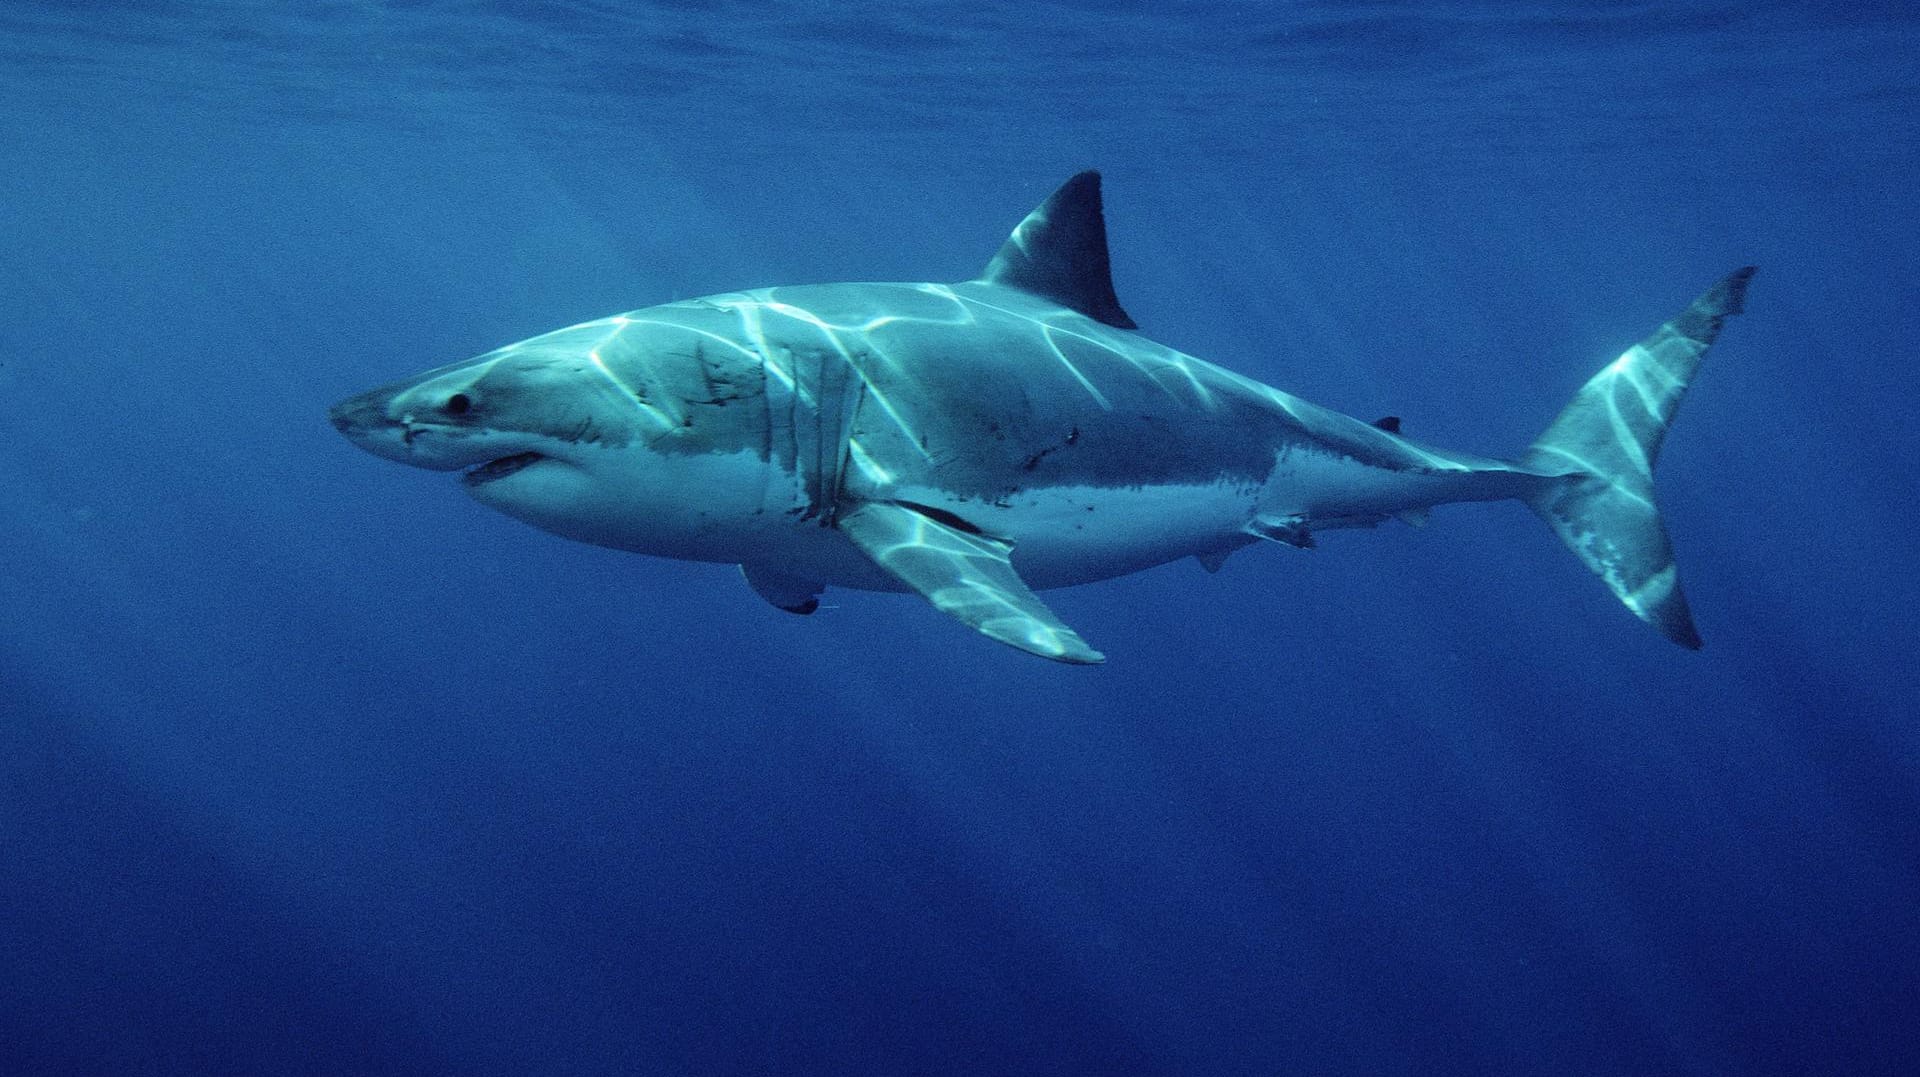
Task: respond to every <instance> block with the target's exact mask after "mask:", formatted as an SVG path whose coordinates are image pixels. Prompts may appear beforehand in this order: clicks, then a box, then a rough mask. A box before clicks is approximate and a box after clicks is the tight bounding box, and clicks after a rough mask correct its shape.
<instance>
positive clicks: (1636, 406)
mask: <svg viewBox="0 0 1920 1077" xmlns="http://www.w3.org/2000/svg"><path fill="white" fill-rule="evenodd" d="M1753 272H1754V270H1753V268H1752V267H1747V268H1744V269H1740V270H1737V271H1735V272H1734V273H1732V274H1730V275H1728V276H1727V277H1726V278H1724V279H1723V280H1721V281H1720V282H1719V283H1718V284H1716V285H1714V286H1713V287H1712V288H1711V289H1709V290H1708V291H1707V293H1706V294H1705V295H1703V296H1701V297H1700V298H1699V299H1698V300H1696V301H1694V303H1693V304H1692V305H1691V306H1689V307H1687V309H1686V310H1684V311H1682V312H1681V313H1680V314H1679V315H1678V316H1676V317H1675V318H1674V319H1673V320H1671V321H1669V322H1667V323H1665V324H1664V325H1662V326H1660V328H1658V329H1657V330H1655V331H1654V332H1653V334H1652V335H1650V336H1648V337H1647V338H1645V339H1644V340H1642V341H1640V342H1639V343H1638V344H1636V345H1634V346H1633V347H1631V348H1629V349H1627V351H1626V352H1625V353H1624V354H1622V355H1621V356H1620V357H1619V358H1618V359H1616V360H1614V361H1613V362H1612V363H1610V364H1608V365H1607V366H1606V367H1605V368H1603V369H1602V370H1601V371H1600V372H1599V373H1598V374H1596V375H1594V377H1593V378H1592V379H1591V380H1590V381H1588V382H1587V383H1586V385H1585V386H1584V387H1583V388H1582V389H1581V390H1580V391H1579V392H1578V393H1576V394H1575V395H1574V398H1573V400H1572V402H1571V403H1569V404H1568V405H1567V406H1566V408H1565V409H1564V410H1562V411H1561V412H1560V414H1559V416H1558V417H1557V418H1555V419H1554V420H1553V422H1552V423H1551V424H1549V425H1548V426H1547V428H1546V430H1545V432H1544V433H1542V434H1541V435H1540V437H1539V439H1538V440H1536V441H1535V442H1534V443H1533V444H1532V445H1531V446H1530V447H1529V448H1527V449H1526V450H1525V451H1524V452H1522V453H1521V454H1520V455H1518V456H1517V457H1515V458H1513V459H1493V458H1484V457H1478V456H1472V455H1468V454H1465V453H1458V452H1451V451H1446V450H1442V449H1438V448H1435V447H1433V446H1429V445H1423V444H1420V443H1418V442H1416V441H1414V440H1412V439H1410V438H1407V437H1405V436H1402V434H1401V433H1400V431H1399V422H1398V420H1394V419H1383V420H1378V421H1374V422H1367V421H1363V420H1360V419H1355V418H1352V417H1349V416H1346V415H1342V414H1339V413H1338V412H1334V411H1330V410H1328V409H1326V408H1322V407H1319V406H1316V405H1314V404H1310V403H1308V402H1307V401H1304V400H1301V399H1299V398H1298V397H1294V396H1291V395H1289V394H1287V393H1283V392H1281V391H1280V390H1278V389H1274V388H1271V387H1269V386H1267V385H1263V384H1261V383H1260V382H1257V381H1254V380H1252V379H1250V378H1246V377H1242V376H1241V375H1239V374H1235V373H1233V372H1231V371H1229V370H1225V369H1222V368H1220V367H1217V366H1214V365H1213V364H1211V363H1207V362H1204V361H1202V360H1200V359H1196V358H1194V357H1192V356H1190V355H1185V354H1182V353H1181V352H1178V351H1175V350H1174V349H1172V348H1169V347H1166V346H1165V345H1162V344H1158V343H1155V342H1154V341H1152V340H1149V339H1147V338H1146V337H1145V336H1143V335H1141V334H1140V333H1138V332H1136V331H1135V329H1136V327H1135V325H1134V323H1133V319H1131V318H1129V317H1128V316H1127V314H1126V312H1125V311H1124V310H1122V309H1121V306H1120V303H1119V300H1118V299H1117V298H1116V297H1115V295H1114V290H1113V283H1112V280H1111V276H1110V272H1109V262H1108V250H1107V236H1106V224H1105V219H1104V215H1103V210H1102V206H1101V198H1100V177H1099V174H1098V173H1095V172H1084V173H1081V174H1080V175H1077V176H1075V177H1073V178H1072V179H1070V180H1068V181H1067V182H1066V184H1065V185H1064V186H1062V187H1061V188H1060V189H1059V190H1058V191H1056V192H1054V194H1053V195H1052V196H1051V197H1049V198H1048V199H1047V200H1046V202H1044V203H1043V204H1042V205H1041V206H1040V207H1039V208H1038V209H1036V210H1034V211H1033V213H1032V214H1030V215H1029V216H1028V217H1027V218H1026V219H1025V220H1023V221H1021V222H1020V224H1019V226H1018V227H1016V228H1015V229H1014V230H1013V234H1012V236H1011V237H1010V238H1008V240H1007V241H1006V243H1005V245H1003V246H1002V247H1001V248H1000V251H999V253H998V254H997V255H995V256H994V258H993V260H992V261H991V262H990V263H988V265H987V268H986V271H985V272H984V273H982V274H981V275H980V276H979V277H978V278H977V279H974V280H970V281H963V282H960V283H957V284H865V283H852V284H816V285H805V286H796V287H781V288H766V289H760V290H756V291H747V292H735V293H728V294H723V295H713V296H707V297H705V298H700V299H689V300H683V301H680V302H674V303H668V304H665V305H662V306H656V307H648V308H646V309H644V310H636V311H632V312H629V313H626V314H619V315H615V316H613V317H611V318H604V319H601V320H599V321H592V322H587V323H585V324H582V325H576V326H572V327H570V328H566V329H560V330H556V331H554V332H551V333H546V334H543V335H541V336H537V337H534V338H532V339H530V340H524V341H521V342H520V343H518V344H510V345H507V346H506V347H504V348H500V349H498V350H496V351H491V352H488V353H486V354H484V355H481V356H478V357H476V358H473V359H469V360H467V361H465V362H461V363H455V364H453V365H451V366H444V367H440V368H438V369H435V370H431V371H428V372H426V373H424V374H420V375H417V376H415V377H411V378H408V379H406V380H404V381H399V382H395V383H393V384H390V385H385V386H381V387H380V388H377V389H372V390H370V391H368V392H364V393H361V394H359V395H357V396H354V397H351V398H349V399H347V400H344V401H342V402H341V403H339V404H338V405H336V406H335V407H334V408H333V410H332V419H333V423H334V425H335V426H336V427H338V428H339V430H340V431H341V432H342V433H343V434H345V435H346V436H347V437H348V438H349V439H350V440H351V441H352V442H353V443H354V444H356V445H358V446H360V447H361V448H363V449H365V450H367V451H368V452H371V453H373V454H375V455H376V456H381V457H384V458H386V459H388V460H393V461H396V462H398V463H403V464H410V465H413V466H415V467H422V468H428V469H431V470H439V471H455V470H458V471H462V472H463V474H462V475H461V482H462V483H463V484H464V486H465V487H466V490H467V492H468V493H469V494H471V495H472V496H473V498H474V499H475V500H477V501H479V502H481V503H482V504H485V505H488V506H491V507H493V508H495V509H498V510H499V511H501V512H504V513H506V514H508V515H509V516H513V517H516V518H518V519H520V520H524V521H526V522H527V523H530V524H532V525H534V526H535V527H539V528H542V529H544V530H547V531H551V532H553V533H554V534H557V535H562V536H565V537H567V538H570V539H577V540H579V541H581V542H589V543H593V544H596V545H600V546H610V547H613V548H615V549H621V550H632V551H635V552H639V553H646V554H653V555H656V556H661V557H673V558H682V559H686V560H694V561H715V562H724V563H732V564H738V565H739V566H740V569H741V571H742V573H743V574H744V575H745V577H746V582H747V583H748V585H750V586H751V587H752V588H753V589H754V590H755V591H756V592H758V593H759V594H760V595H761V596H762V597H764V598H765V599H766V600H767V601H768V602H770V603H772V604H773V605H774V606H777V607H779V608H780V609H783V610H787V611H790V612H793V613H800V614H806V613H812V612H813V611H814V610H815V609H817V608H818V606H819V596H820V594H821V593H822V592H823V590H824V589H825V587H826V586H827V585H835V586H840V587H848V588H857V589H862V590H872V591H913V592H917V593H918V594H920V595H921V596H923V597H924V598H926V599H927V601H929V602H931V603H933V605H934V606H935V607H937V608H939V609H940V610H942V611H944V612H946V613H948V614H950V615H952V616H954V617H957V618H959V619H960V620H961V621H964V622H965V623H967V624H968V625H971V626H972V627H973V628H974V629H976V630H978V631H979V632H981V633H982V634H984V635H986V636H988V637H990V638H992V639H995V640H999V641H1000V642H1002V643H1006V644H1009V645H1011V646H1013V647H1017V648H1019V649H1020V650H1023V651H1027V652H1030V653H1032V654H1036V655H1039V656H1041V657H1044V658H1051V659H1055V660H1058V661H1062V662H1075V663H1090V662H1098V661H1101V657H1102V656H1101V654H1100V652H1098V651H1096V650H1094V649H1093V648H1092V647H1090V646H1088V644H1087V643H1086V642H1085V641H1084V640H1082V639H1081V638H1080V635H1079V633H1077V632H1075V631H1074V630H1073V629H1072V628H1069V627H1068V626H1067V625H1066V624H1065V623H1063V622H1062V621H1061V620H1060V618H1059V617H1057V616H1055V615H1054V613H1053V611H1052V610H1050V609H1048V608H1047V606H1046V605H1045V604H1044V603H1043V602H1041V600H1040V598H1039V597H1038V596H1037V595H1036V594H1035V593H1034V592H1035V591H1039V590H1044V589H1046V588H1051V587H1065V586H1069V585H1073V584H1080V583H1087V582H1091V581H1094V580H1102V579H1109V578H1111V577H1115V576H1121V575H1125V574H1127V573H1131V572H1137V571H1139V570H1141V569H1145V568H1148V567H1151V566H1154V565H1158V564H1162V563H1164V562H1168V561H1172V560H1175V559H1177V558H1181V557H1194V558H1197V559H1198V560H1199V562H1200V563H1201V564H1202V565H1203V566H1205V567H1206V568H1207V569H1208V570H1209V571H1213V570H1217V569H1218V568H1219V567H1220V564H1221V562H1222V561H1223V560H1224V559H1225V558H1226V557H1227V555H1228V554H1230V553H1232V552H1233V551H1235V550H1237V549H1239V548H1240V547H1243V546H1247V545H1250V544H1253V543H1256V542H1262V541H1268V542H1278V543H1283V544H1286V545H1289V546H1296V547H1307V546H1312V545H1313V542H1314V535H1315V533H1317V532H1320V531H1324V530H1329V529H1332V528H1343V527H1372V526H1374V525H1376V524H1379V523H1382V522H1384V521H1387V520H1391V519H1394V518H1399V519H1403V520H1408V521H1419V520H1421V519H1423V518H1424V515H1425V513H1426V511H1427V510H1428V509H1429V508H1431V507H1432V506H1434V505H1440V504H1445V503H1449V502H1457V501H1497V500H1503V499H1516V500H1519V501H1521V502H1523V503H1525V504H1526V505H1527V506H1528V507H1529V508H1531V509H1532V510H1533V511H1534V512H1535V513H1537V514H1538V515H1539V516H1540V517H1541V518H1542V519H1544V520H1545V521H1546V522H1547V524H1548V525H1549V526H1550V527H1552V528H1553V530H1554V531H1555V533H1557V534H1558V535H1559V536H1560V538H1561V540H1562V541H1564V542H1565V543H1566V545H1567V546H1568V548H1570V549H1571V550H1572V551H1573V552H1574V554H1575V555H1577V556H1578V557H1579V558H1580V560H1581V561H1582V562H1584V563H1585V564H1586V565H1587V567H1588V568H1589V569H1591V570H1592V571H1593V572H1594V573H1595V574H1597V575H1598V576H1599V577H1600V579H1601V580H1602V581H1604V582H1605V583H1606V585H1607V587H1608V588H1609V589H1610V590H1612V592H1613V593H1614V595H1615V596H1617V597H1618V598H1619V600H1620V601H1621V602H1622V603H1624V604H1625V605H1626V607H1627V609H1629V610H1631V611H1632V612H1633V613H1634V614H1635V615H1636V616H1638V617H1639V618H1640V619H1642V620H1644V621H1646V622H1648V623H1649V624H1651V625H1653V627H1655V628H1656V629H1658V630H1659V631H1660V632H1662V633H1663V634H1665V635H1666V636H1667V638H1669V639H1671V640H1673V641H1675V642H1676V643H1679V644H1681V645H1683V646H1686V647H1698V646H1699V645H1700V636H1699V634H1698V633H1697V632H1696V631H1695V629H1694V624H1693V618H1692V616H1691V614H1690V613H1689V612H1688V608H1687V602H1686V598H1685V596H1684V595H1683V594H1682V592H1681V589H1680V584H1679V581H1678V579H1677V577H1676V573H1675V568H1674V562H1673V555H1672V552H1671V549H1670V546H1669V543H1668V540H1667V535H1666V531H1665V529H1664V527H1663V526H1662V524H1661V520H1660V514H1659V511H1658V509H1657V507H1656V506H1655V502H1654V487H1653V467H1654V461H1655V458H1656V457H1657V456H1658V455H1659V451H1660V445H1661V441H1662V439H1663V438H1664V436H1665V434H1666V431H1667V426H1668V424H1669V422H1670V421H1671V420H1672V418H1673V414H1674V410H1675V408H1676V407H1677V406H1678V405H1679V403H1680V399H1681V396H1682V395H1683V394H1684V393H1685V391H1686V389H1687V385H1688V383H1689V382H1690V381H1691V380H1692V378H1693V376H1694V371H1695V368H1696V367H1697V366H1698V365H1699V363H1700V359H1701V357H1702V356H1703V355H1705V354H1706V351H1707V349H1708V348H1709V347H1710V346H1711V345H1712V344H1713V341H1714V338H1715V337H1716V336H1717V335H1718V333H1719V332H1720V327H1721V323H1722V321H1723V320H1724V319H1725V318H1726V317H1727V316H1728V315H1731V314H1737V313H1739V312H1740V310H1741V306H1742V302H1743V298H1744V295H1745V292H1746V288H1747V282H1748V280H1749V279H1750V278H1751V277H1752V275H1753Z"/></svg>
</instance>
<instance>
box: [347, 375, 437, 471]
mask: <svg viewBox="0 0 1920 1077" xmlns="http://www.w3.org/2000/svg"><path fill="white" fill-rule="evenodd" d="M392 412H393V393H392V391H391V390H389V389H385V388H381V389H374V390H371V391H369V392H365V393H360V394H359V395H357V396H350V397H348V398H347V399H345V400H342V401H341V402H339V403H338V404H335V405H334V406H333V407H331V408H329V409H328V410H327V419H328V421H330V422H332V423H333V428H334V429H335V430H338V431H340V433H341V434H343V435H345V436H346V439H347V440H348V441H351V442H353V443H354V444H355V445H357V446H359V447H360V448H362V449H365V450H366V451H368V452H370V453H372V454H373V455H375V456H378V457H381V458H383V459H387V460H393V461H396V462H398V463H403V464H412V465H414V466H416V467H427V466H433V465H431V464H425V463H423V462H422V461H420V460H418V459H415V458H414V457H415V454H414V453H413V451H412V448H413V446H412V443H413V440H414V438H413V434H412V431H411V429H410V426H409V424H408V423H407V421H406V420H405V418H395V417H394V415H393V413H392Z"/></svg>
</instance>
